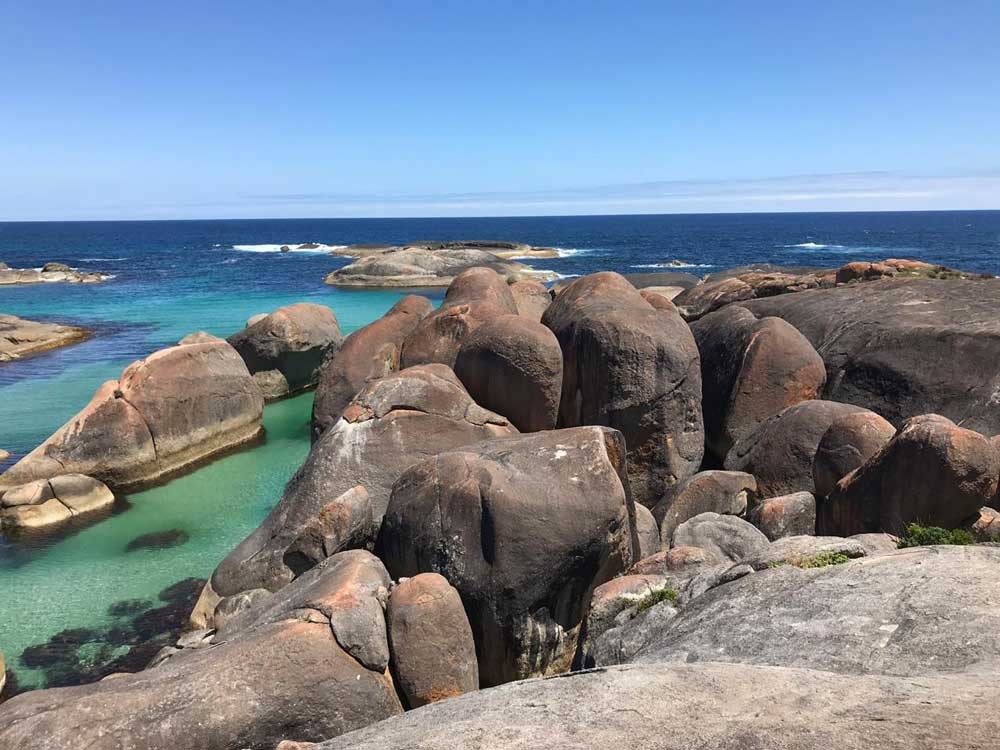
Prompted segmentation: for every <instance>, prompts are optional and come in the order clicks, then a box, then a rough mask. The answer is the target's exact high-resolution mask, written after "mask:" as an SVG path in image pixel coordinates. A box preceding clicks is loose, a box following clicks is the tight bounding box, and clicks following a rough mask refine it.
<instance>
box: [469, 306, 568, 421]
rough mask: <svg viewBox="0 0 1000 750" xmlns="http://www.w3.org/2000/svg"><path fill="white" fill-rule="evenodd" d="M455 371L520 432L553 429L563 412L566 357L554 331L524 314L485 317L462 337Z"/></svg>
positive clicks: (475, 394)
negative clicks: (523, 315) (477, 325)
mask: <svg viewBox="0 0 1000 750" xmlns="http://www.w3.org/2000/svg"><path fill="white" fill-rule="evenodd" d="M455 374H456V375H457V376H458V379H459V380H461V381H462V384H463V385H464V386H465V388H466V390H468V391H469V395H470V396H472V399H473V400H474V401H475V402H476V403H477V404H479V405H480V406H483V407H485V408H487V409H490V410H491V411H495V412H497V413H498V414H502V415H504V416H505V417H507V419H509V420H510V421H511V423H512V424H513V425H514V426H515V427H517V429H518V430H520V431H521V432H537V431H538V430H551V429H554V428H555V426H556V418H557V417H558V415H559V395H560V392H561V390H562V380H563V357H562V350H561V349H560V348H559V342H558V341H557V340H556V337H555V335H554V334H553V333H552V331H550V330H549V329H548V328H546V327H545V326H543V325H542V324H541V323H536V322H534V321H532V320H528V319H527V318H524V317H522V316H520V315H502V316H500V317H498V318H493V319H491V320H486V321H485V322H484V323H483V324H482V325H480V326H479V327H478V328H476V329H475V330H474V331H473V332H472V333H470V334H469V335H468V336H466V337H465V339H464V340H463V341H462V345H461V348H460V349H459V350H458V356H457V357H456V358H455Z"/></svg>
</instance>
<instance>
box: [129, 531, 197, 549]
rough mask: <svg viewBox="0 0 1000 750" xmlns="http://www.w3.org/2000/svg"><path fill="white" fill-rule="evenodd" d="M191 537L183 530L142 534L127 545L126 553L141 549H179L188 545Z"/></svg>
mask: <svg viewBox="0 0 1000 750" xmlns="http://www.w3.org/2000/svg"><path fill="white" fill-rule="evenodd" d="M190 538H191V536H190V535H189V534H188V533H187V532H186V531H184V530H183V529H170V530H169V531H154V532H151V533H149V534H141V535H140V536H137V537H136V538H135V539H133V540H132V541H131V542H129V543H128V544H126V545H125V551H126V552H135V551H136V550H140V549H167V548H169V547H179V546H180V545H182V544H185V543H187V541H188V539H190Z"/></svg>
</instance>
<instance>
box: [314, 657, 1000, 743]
mask: <svg viewBox="0 0 1000 750" xmlns="http://www.w3.org/2000/svg"><path fill="white" fill-rule="evenodd" d="M998 689H1000V680H998V679H997V677H996V676H995V675H993V674H975V675H938V676H934V677H929V678H923V679H921V680H919V681H914V680H907V679H901V678H896V677H885V676H875V675H866V676H845V675H837V674H831V673H829V672H824V671H818V670H811V669H786V668H779V667H764V666H748V665H732V664H707V663H706V664H670V665H667V664H630V665H626V666H618V667H613V668H610V669H604V670H597V671H592V672H584V673H578V674H573V675H569V676H566V677H560V678H557V679H547V680H530V681H527V682H518V683H516V684H513V685H505V686H503V687H501V688H497V689H494V690H484V691H479V692H477V693H473V694H470V695H465V696H462V697H461V698H458V699H456V700H452V701H445V702H443V703H439V704H436V705H434V706H430V707H428V708H427V709H426V710H423V711H410V712H407V713H406V714H404V715H402V716H399V717H396V718H393V719H390V720H389V721H386V722H383V723H381V724H377V725H374V726H370V727H368V728H366V729H362V730H359V731H357V732H352V733H351V734H348V735H344V736H342V737H340V738H338V739H335V740H331V741H329V742H324V743H322V744H321V745H319V746H318V747H317V748H316V750H386V749H387V748H398V749H399V750H404V749H405V750H417V748H420V749H421V750H430V749H431V748H434V749H441V750H444V749H445V748H447V750H481V749H482V748H484V747H489V748H490V750H522V749H523V748H537V747H546V748H561V749H566V750H570V749H572V750H587V749H590V748H635V750H646V749H647V748H648V749H653V748H655V750H691V748H725V749H726V750H744V748H746V749H750V748H752V749H753V750H815V748H824V747H826V748H833V747H835V748H838V750H871V749H872V748H879V749H880V750H913V749H914V748H918V747H941V748H945V747H949V746H954V747H956V748H959V747H962V748H972V747H982V748H986V747H990V746H991V745H992V744H993V743H994V742H995V738H996V737H997V735H998V733H1000V719H997V717H996V714H995V711H994V707H993V703H994V701H993V697H994V696H995V695H996V693H997V691H998ZM765 696H766V710H765V708H762V700H764V697H765ZM654 707H655V709H658V710H654ZM916 707H919V708H916ZM859 717H864V720H859ZM484 738H486V739H484Z"/></svg>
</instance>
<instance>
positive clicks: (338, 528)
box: [282, 484, 378, 575]
mask: <svg viewBox="0 0 1000 750" xmlns="http://www.w3.org/2000/svg"><path fill="white" fill-rule="evenodd" d="M377 533H378V526H377V525H376V523H375V511H374V509H373V508H372V498H371V495H369V494H368V490H366V489H365V488H364V486H363V485H360V484H359V485H357V486H356V487H351V488H350V489H349V490H347V491H346V492H344V493H343V494H342V495H340V496H339V497H336V498H334V499H333V500H331V501H330V502H329V503H327V504H326V505H324V506H323V507H322V508H320V509H319V511H318V512H317V513H316V515H315V516H314V517H313V519H312V520H311V521H309V522H308V523H306V525H305V527H304V528H303V529H302V531H300V532H299V535H298V536H297V537H295V540H294V541H293V542H292V543H291V544H290V545H288V548H287V549H286V550H285V554H284V556H283V558H282V559H283V560H284V563H285V565H287V566H288V568H289V569H290V570H291V571H292V572H293V573H295V575H301V574H302V573H304V572H305V571H307V570H309V568H311V567H313V566H314V565H316V564H317V563H319V562H321V561H323V560H325V559H326V558H328V557H329V556H330V555H333V554H335V553H337V552H339V551H340V550H346V549H355V548H359V547H364V546H366V545H368V544H370V543H371V541H372V540H373V539H374V538H375V535H376V534H377Z"/></svg>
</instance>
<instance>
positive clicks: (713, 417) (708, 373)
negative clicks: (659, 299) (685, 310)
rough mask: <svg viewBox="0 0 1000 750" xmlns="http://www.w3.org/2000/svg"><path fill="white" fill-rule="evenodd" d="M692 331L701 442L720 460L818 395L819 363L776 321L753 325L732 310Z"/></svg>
mask: <svg viewBox="0 0 1000 750" xmlns="http://www.w3.org/2000/svg"><path fill="white" fill-rule="evenodd" d="M691 331H692V333H693V334H694V339H695V342H696V343H697V344H698V351H699V353H700V355H701V377H702V391H703V407H704V412H705V443H706V445H707V446H708V448H709V449H710V450H711V451H712V452H713V453H714V455H715V456H716V457H717V458H718V459H719V460H720V461H722V460H725V457H726V454H727V453H728V452H729V451H730V449H731V448H732V447H733V445H734V444H735V443H736V442H738V441H739V440H740V439H741V438H744V437H746V436H747V435H749V434H750V433H752V432H753V431H754V430H755V429H756V428H757V427H758V426H760V424H761V423H762V422H763V421H764V420H765V419H767V418H768V417H770V416H773V415H774V414H777V413H778V412H780V411H781V410H782V409H785V408H787V407H789V406H792V405H793V404H797V403H799V402H801V401H807V400H809V399H815V398H819V397H820V396H821V395H822V393H823V386H824V384H825V382H826V368H825V367H824V365H823V360H822V359H821V358H820V356H819V355H818V354H817V353H816V350H815V349H813V347H812V344H810V343H809V341H808V340H806V338H805V337H804V336H803V335H802V334H801V333H799V332H798V331H797V330H795V329H794V328H793V327H792V326H791V325H789V324H788V323H786V322H785V321H783V320H781V319H780V318H762V319H759V320H758V319H757V318H756V317H755V316H754V315H753V313H751V312H749V311H748V310H746V309H744V308H742V307H737V306H732V307H726V308H724V309H722V310H719V311H718V312H714V313H711V314H710V315H706V316H705V317H703V318H701V319H700V320H698V321H696V322H695V323H693V324H692V325H691Z"/></svg>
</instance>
